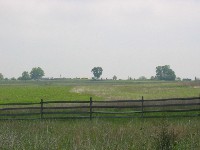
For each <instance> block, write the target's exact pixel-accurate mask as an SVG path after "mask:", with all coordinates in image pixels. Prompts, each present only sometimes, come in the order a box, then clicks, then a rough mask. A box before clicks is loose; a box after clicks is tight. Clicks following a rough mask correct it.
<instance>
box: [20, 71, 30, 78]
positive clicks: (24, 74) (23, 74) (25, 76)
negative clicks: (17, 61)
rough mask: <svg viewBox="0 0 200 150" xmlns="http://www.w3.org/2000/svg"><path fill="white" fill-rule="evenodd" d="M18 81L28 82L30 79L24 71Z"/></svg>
mask: <svg viewBox="0 0 200 150" xmlns="http://www.w3.org/2000/svg"><path fill="white" fill-rule="evenodd" d="M20 79H21V80H30V79H31V77H30V75H29V73H28V71H24V72H23V73H22V76H21V78H20Z"/></svg>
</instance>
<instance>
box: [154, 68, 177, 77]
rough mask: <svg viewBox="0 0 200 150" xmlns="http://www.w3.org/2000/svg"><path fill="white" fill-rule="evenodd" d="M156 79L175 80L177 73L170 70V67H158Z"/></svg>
mask: <svg viewBox="0 0 200 150" xmlns="http://www.w3.org/2000/svg"><path fill="white" fill-rule="evenodd" d="M156 78H157V79H158V80H175V79H176V75H175V72H174V71H173V70H172V69H170V66H169V65H165V66H157V67H156Z"/></svg>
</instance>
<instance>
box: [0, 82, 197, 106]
mask: <svg viewBox="0 0 200 150" xmlns="http://www.w3.org/2000/svg"><path fill="white" fill-rule="evenodd" d="M199 94H200V83H199V82H190V83H189V82H185V83H184V82H137V81H129V82H128V81H90V80H83V81H82V80H66V81H36V82H33V81H29V82H19V81H12V82H2V83H1V82H0V103H6V102H19V101H20V102H39V101H40V99H44V100H89V97H90V96H92V97H93V99H94V100H119V99H123V100H125V99H133V100H135V99H141V97H142V96H144V98H145V99H157V98H174V97H198V96H199Z"/></svg>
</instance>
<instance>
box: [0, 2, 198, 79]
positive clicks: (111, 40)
mask: <svg viewBox="0 0 200 150" xmlns="http://www.w3.org/2000/svg"><path fill="white" fill-rule="evenodd" d="M199 58H200V1H199V0H17V1H16V0H0V73H2V74H3V75H4V77H7V78H11V77H16V78H17V77H19V76H21V74H22V72H23V71H29V72H30V71H31V69H32V68H33V67H41V68H42V69H43V70H44V72H45V77H60V75H61V77H66V78H73V77H81V78H82V77H87V78H91V77H92V76H93V75H92V73H91V70H92V68H93V67H98V66H99V67H102V68H103V75H102V77H103V78H112V77H113V76H114V75H116V76H117V77H118V79H119V78H121V79H127V78H128V76H129V77H132V78H138V77H140V76H146V77H147V78H150V77H151V76H155V74H156V73H155V71H156V67H157V66H162V65H170V67H171V69H172V70H174V71H175V73H176V75H177V76H178V77H181V78H192V79H194V77H195V76H196V77H200V59H199Z"/></svg>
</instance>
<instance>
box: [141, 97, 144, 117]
mask: <svg viewBox="0 0 200 150" xmlns="http://www.w3.org/2000/svg"><path fill="white" fill-rule="evenodd" d="M141 117H142V118H143V117H144V97H143V96H142V115H141Z"/></svg>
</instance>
